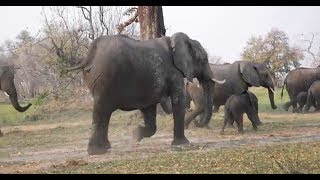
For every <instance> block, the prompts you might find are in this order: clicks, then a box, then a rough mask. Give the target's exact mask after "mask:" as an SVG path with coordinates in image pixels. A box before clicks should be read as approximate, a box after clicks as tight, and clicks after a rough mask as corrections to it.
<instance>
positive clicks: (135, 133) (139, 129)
mask: <svg viewBox="0 0 320 180" xmlns="http://www.w3.org/2000/svg"><path fill="white" fill-rule="evenodd" d="M142 131H143V127H142V126H138V127H137V128H136V129H135V130H133V138H134V139H135V140H136V142H140V141H141V140H142V139H143V138H144V136H143V133H142Z"/></svg>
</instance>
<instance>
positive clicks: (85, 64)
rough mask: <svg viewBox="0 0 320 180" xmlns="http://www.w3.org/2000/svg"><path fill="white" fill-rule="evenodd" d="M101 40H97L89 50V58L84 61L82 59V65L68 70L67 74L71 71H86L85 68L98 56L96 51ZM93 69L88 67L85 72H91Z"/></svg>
mask: <svg viewBox="0 0 320 180" xmlns="http://www.w3.org/2000/svg"><path fill="white" fill-rule="evenodd" d="M99 40H100V38H97V39H95V40H94V41H93V42H92V43H91V46H90V48H89V53H88V56H87V57H86V58H84V59H82V61H81V63H80V64H78V65H76V66H75V67H70V68H66V70H67V72H69V71H74V70H77V69H84V67H86V66H87V65H88V64H89V62H90V60H92V59H93V58H94V56H95V54H96V50H97V43H98V42H99ZM90 69H91V66H87V67H86V68H85V69H84V70H85V71H89V70H90Z"/></svg>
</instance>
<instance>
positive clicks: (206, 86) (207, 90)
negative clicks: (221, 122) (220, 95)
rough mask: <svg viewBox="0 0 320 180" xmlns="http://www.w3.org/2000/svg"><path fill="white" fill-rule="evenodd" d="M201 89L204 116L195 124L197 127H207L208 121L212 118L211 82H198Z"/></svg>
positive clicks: (212, 84) (212, 85)
mask: <svg viewBox="0 0 320 180" xmlns="http://www.w3.org/2000/svg"><path fill="white" fill-rule="evenodd" d="M200 83H201V85H202V88H203V94H204V101H203V102H204V106H203V107H204V115H203V117H202V119H201V120H202V121H200V123H199V124H197V126H198V127H204V126H208V124H209V122H210V119H211V117H212V106H213V96H212V94H213V87H214V83H213V82H212V81H205V82H200Z"/></svg>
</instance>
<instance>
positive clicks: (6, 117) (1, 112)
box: [0, 103, 35, 125]
mask: <svg viewBox="0 0 320 180" xmlns="http://www.w3.org/2000/svg"><path fill="white" fill-rule="evenodd" d="M25 105H26V104H21V106H25ZM34 110H35V106H34V105H32V106H31V107H30V108H29V109H28V110H27V111H25V112H23V113H21V112H18V111H17V110H15V109H14V108H13V106H12V105H11V104H7V103H0V125H17V124H20V123H21V122H22V121H23V120H24V119H25V117H27V116H28V115H29V114H30V113H32V112H34Z"/></svg>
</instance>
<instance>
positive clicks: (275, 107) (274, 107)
mask: <svg viewBox="0 0 320 180" xmlns="http://www.w3.org/2000/svg"><path fill="white" fill-rule="evenodd" d="M277 108H278V106H276V105H274V106H272V109H277ZM286 111H288V110H286Z"/></svg>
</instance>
